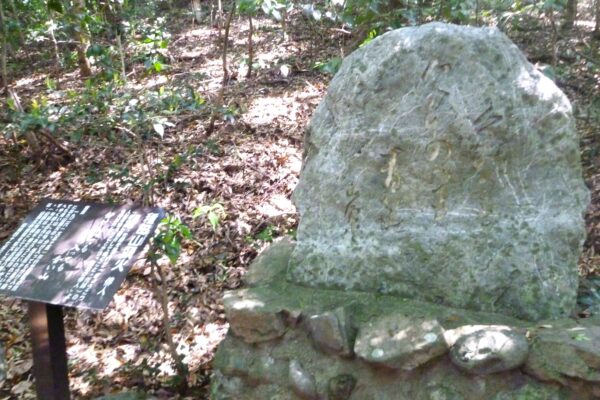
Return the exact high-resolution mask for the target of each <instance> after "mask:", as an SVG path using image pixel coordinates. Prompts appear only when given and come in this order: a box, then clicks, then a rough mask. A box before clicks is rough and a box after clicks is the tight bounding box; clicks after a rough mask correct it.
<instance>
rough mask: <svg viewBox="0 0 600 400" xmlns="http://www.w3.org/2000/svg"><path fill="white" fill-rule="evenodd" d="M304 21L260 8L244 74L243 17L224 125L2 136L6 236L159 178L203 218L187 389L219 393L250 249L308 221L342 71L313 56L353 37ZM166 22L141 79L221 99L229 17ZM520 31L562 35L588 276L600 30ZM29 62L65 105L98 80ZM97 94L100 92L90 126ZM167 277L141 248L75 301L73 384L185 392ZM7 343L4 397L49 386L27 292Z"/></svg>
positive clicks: (132, 193) (193, 271)
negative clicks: (39, 137) (162, 293)
mask: <svg viewBox="0 0 600 400" xmlns="http://www.w3.org/2000/svg"><path fill="white" fill-rule="evenodd" d="M290 21H291V23H290V25H289V26H288V32H287V33H288V35H287V37H283V35H282V33H281V30H280V29H278V26H277V25H276V24H275V23H274V22H273V21H271V20H268V19H258V20H257V21H255V29H256V32H255V35H254V41H255V43H254V52H255V62H256V64H257V65H258V68H256V69H255V71H254V75H253V76H252V77H251V78H246V77H245V67H240V68H238V67H239V66H240V64H241V61H242V60H243V59H244V58H245V57H246V56H247V49H246V43H247V37H248V29H249V26H248V23H247V20H246V19H239V18H237V17H236V18H235V19H234V20H233V25H232V30H231V42H230V43H231V48H230V52H229V69H230V72H231V75H232V78H231V79H230V80H229V82H228V83H227V85H226V86H225V91H224V97H223V98H224V99H225V103H226V104H225V105H226V108H227V110H228V111H227V112H223V113H222V114H219V118H218V120H217V121H216V124H215V129H214V130H213V131H212V132H210V131H209V130H208V129H207V128H208V126H209V119H210V113H208V112H206V110H204V111H197V110H195V111H189V112H188V111H183V112H179V113H177V114H173V115H167V116H166V118H167V119H168V122H169V123H171V124H173V126H169V125H168V124H167V125H166V129H165V133H164V136H163V137H162V138H161V137H158V136H156V135H148V136H147V137H145V138H144V140H141V139H140V138H139V137H134V138H132V136H135V135H133V134H132V133H131V132H127V128H125V127H123V128H122V129H119V130H117V131H116V132H114V133H113V134H110V135H108V134H104V135H102V134H96V133H89V134H87V133H86V134H83V135H80V136H78V137H76V138H74V137H71V138H72V139H73V140H72V141H67V140H66V136H65V137H62V138H60V140H61V141H62V140H64V142H63V143H64V144H65V146H68V148H69V150H70V152H71V156H70V157H65V156H63V155H62V154H61V152H60V151H59V149H58V148H54V147H52V146H53V145H52V144H51V143H46V145H47V147H48V150H47V151H45V153H44V154H43V155H42V156H41V157H37V158H34V157H32V156H31V153H30V152H29V150H27V148H26V146H23V143H21V145H20V146H15V145H14V144H13V143H12V141H11V140H10V137H7V138H2V137H0V241H2V240H4V239H6V238H7V237H8V236H9V235H10V234H11V233H12V232H13V231H14V230H15V229H16V228H17V226H18V225H19V223H20V221H22V219H23V218H24V216H25V215H26V214H27V213H28V212H29V211H30V210H31V209H32V208H33V207H34V206H35V205H36V203H37V202H38V201H39V200H40V199H42V198H44V197H51V198H56V199H69V200H87V201H98V202H116V203H131V202H134V203H135V202H141V199H142V197H144V196H145V195H146V196H147V195H148V194H149V193H151V194H152V198H153V203H154V204H155V205H157V206H160V207H163V208H164V209H165V210H166V211H167V212H168V213H169V214H172V215H177V216H179V217H180V218H181V219H182V221H183V222H185V223H186V224H188V225H189V226H190V228H191V230H192V232H193V235H194V240H189V241H186V242H184V244H183V252H182V256H181V257H180V260H179V262H178V263H177V264H176V265H175V266H170V265H168V264H167V263H166V262H165V263H164V267H165V269H166V271H168V276H167V280H168V284H169V307H170V311H171V316H172V321H171V322H172V325H171V331H172V332H173V335H174V338H175V341H176V342H177V343H178V345H179V352H180V353H181V354H182V355H183V356H184V361H185V363H186V364H187V365H188V367H189V382H188V383H189V386H190V388H191V389H190V391H189V393H188V394H187V396H186V397H185V398H190V399H191V398H193V399H197V398H207V389H208V384H209V380H210V374H211V360H212V356H213V353H214V350H215V348H216V346H217V345H218V343H219V342H220V340H222V338H223V337H224V335H225V333H226V331H227V328H228V325H227V322H226V320H225V316H224V313H223V306H222V302H221V297H222V294H223V291H224V290H228V289H233V288H237V287H238V286H240V278H241V277H242V276H243V274H244V272H245V271H246V269H247V267H248V265H249V263H250V262H251V261H252V259H253V258H254V257H255V256H256V254H257V253H258V252H259V251H260V250H261V249H263V248H264V247H265V246H267V245H268V243H269V242H271V241H272V240H273V239H275V238H277V237H279V236H283V235H287V234H293V233H294V230H295V227H296V225H297V222H298V221H297V215H296V214H295V208H294V206H293V204H292V203H291V200H290V197H291V193H292V191H293V189H294V187H295V185H296V183H297V180H298V173H299V171H300V167H301V160H302V139H303V131H304V129H305V127H306V126H307V124H308V121H309V119H310V116H311V114H312V112H313V110H314V109H315V107H316V106H317V104H318V103H319V101H320V99H321V98H322V96H323V95H324V93H325V91H326V88H327V84H328V82H329V80H330V75H328V74H325V73H323V72H321V71H320V70H318V69H315V68H314V66H315V64H316V63H319V62H326V61H327V60H330V59H331V58H332V57H336V56H340V53H341V52H342V53H343V52H344V51H347V50H346V48H347V46H349V45H350V43H352V40H353V38H352V37H351V36H350V35H347V34H346V33H345V32H343V31H342V30H339V29H336V28H337V27H335V26H328V25H326V24H315V23H314V22H313V23H310V22H308V21H306V20H304V19H303V18H302V16H301V15H300V16H299V15H291V16H290ZM309 23H310V24H311V25H310V26H309ZM519 26H520V27H519ZM168 27H169V28H170V33H171V35H172V36H171V38H170V45H169V58H170V60H171V61H170V68H168V69H167V70H166V71H164V72H162V73H160V74H145V73H143V71H139V70H138V71H136V69H135V66H133V67H131V69H130V71H131V73H130V74H129V77H128V82H127V85H126V86H127V90H130V91H134V92H135V93H140V96H141V95H142V94H143V93H146V92H154V93H159V96H160V95H161V94H160V87H161V86H162V87H166V88H167V90H171V89H172V91H173V92H176V91H177V90H183V89H181V88H193V90H194V91H195V92H197V93H200V94H202V96H204V97H205V98H206V99H207V101H208V103H210V102H215V101H218V99H219V90H220V88H221V81H222V77H223V70H222V64H221V47H222V46H221V43H222V39H221V38H220V36H219V30H218V29H217V28H215V27H211V26H210V25H209V24H204V25H197V24H193V23H192V22H191V20H190V18H187V17H186V18H184V17H179V18H173V20H172V21H171V22H170V23H169V25H168ZM506 31H507V34H508V35H509V36H510V37H511V38H512V39H513V40H514V41H515V42H516V43H517V44H518V45H519V46H520V48H521V49H522V50H523V51H524V52H525V53H526V54H527V56H528V58H529V59H530V60H531V61H532V62H533V63H539V64H540V65H541V64H552V63H553V57H552V54H553V48H554V45H556V48H557V53H556V54H557V57H556V63H555V64H556V65H555V66H554V68H552V69H551V73H552V74H553V75H554V77H555V80H556V82H557V84H558V86H559V87H561V89H563V90H564V91H565V92H566V93H567V94H568V96H569V97H570V99H571V100H572V102H573V104H574V106H575V111H576V116H577V124H578V129H579V131H580V133H581V137H582V141H581V144H582V159H583V163H584V174H585V180H586V183H587V185H588V187H590V189H591V191H592V193H593V201H592V204H591V206H590V208H589V212H588V214H587V217H586V223H587V229H588V240H587V241H586V244H585V251H584V254H583V256H582V258H581V262H580V265H581V275H582V282H584V286H585V287H586V288H589V287H590V285H593V284H594V282H595V281H594V278H593V276H594V275H596V274H600V240H599V238H600V146H599V145H600V96H599V95H598V93H600V92H598V86H599V84H600V52H599V51H598V48H599V47H600V41H598V40H597V39H593V38H592V35H591V28H590V27H589V26H588V24H586V23H578V24H577V25H576V26H575V28H574V29H572V30H570V31H568V32H563V33H561V34H560V35H559V36H558V37H557V41H556V42H555V43H552V41H551V40H550V39H549V38H550V37H551V28H550V25H549V24H548V23H546V22H544V21H541V20H538V19H533V20H524V21H523V22H522V23H516V24H513V25H511V29H507V30H506ZM342 55H343V54H342ZM23 63H24V64H23V65H25V61H23ZM20 74H21V75H20V76H19V77H18V78H17V79H16V80H15V83H14V85H13V88H14V90H15V91H16V92H17V93H18V95H19V96H20V98H21V100H22V101H23V102H27V99H33V98H39V97H40V96H44V97H45V98H46V99H48V101H50V102H54V103H57V104H60V103H61V102H67V101H68V96H66V95H65V93H67V92H68V90H75V91H83V90H84V84H83V81H82V80H81V79H80V77H79V76H78V72H77V71H76V70H75V69H74V70H73V71H71V72H70V73H69V74H66V75H63V76H62V77H61V80H62V86H61V90H57V89H55V88H50V87H49V86H51V85H48V79H47V77H48V76H51V74H52V66H51V64H49V62H48V61H43V60H41V61H39V62H37V63H33V64H30V65H28V66H27V67H23V69H22V71H21V72H20ZM169 88H171V89H169ZM140 98H141V97H140ZM128 101H131V99H130V100H128ZM94 107H96V105H95V104H94V99H91V100H90V104H89V108H88V111H89V114H90V118H91V120H90V123H91V125H90V126H93V124H94V123H95V121H94V118H93V116H94V113H95V112H96V110H95V109H94ZM215 204H220V205H222V207H223V210H224V214H222V215H221V218H220V221H219V224H218V225H217V226H216V227H215V229H213V227H212V226H211V225H210V223H209V222H208V221H207V219H206V218H205V217H200V218H196V219H193V218H192V214H193V212H194V210H195V209H196V208H197V207H200V206H203V205H205V206H213V205H215ZM155 281H156V278H155V277H154V276H152V274H151V271H150V268H148V267H147V266H146V265H144V264H143V263H138V264H136V265H135V266H134V268H133V270H132V272H131V273H130V275H129V277H128V279H127V280H126V282H125V283H124V284H123V286H122V288H121V289H120V290H119V292H118V293H117V295H116V296H115V297H114V300H113V301H112V303H111V304H110V306H109V307H108V308H107V309H106V310H104V311H102V312H90V311H82V310H74V309H69V310H67V312H66V335H67V346H68V355H69V368H70V380H71V390H72V392H73V398H75V399H88V398H93V397H95V396H99V395H102V394H108V393H115V392H120V391H121V390H124V389H128V390H129V389H133V388H137V389H139V390H141V391H144V392H147V393H151V394H153V395H154V396H156V397H158V398H161V399H162V398H164V399H171V398H179V397H178V396H179V395H177V394H176V390H175V383H176V380H175V379H174V378H173V377H174V374H175V371H174V368H173V365H172V363H171V360H170V356H169V352H168V350H167V348H166V346H165V340H164V330H163V327H162V313H161V309H160V304H159V302H158V300H157V297H156V295H155V289H154V288H155V286H156V284H155ZM599 286H600V285H599ZM587 293H588V295H589V293H591V292H587ZM581 312H583V313H584V312H585V311H584V310H583V309H582V310H581ZM0 343H2V344H3V345H4V347H5V348H6V351H7V354H6V358H7V363H8V377H7V378H6V379H5V380H4V381H0V400H3V399H33V398H35V394H34V386H33V381H32V380H33V378H32V361H31V356H30V354H31V348H30V344H29V337H28V320H27V313H26V307H25V305H24V303H23V302H21V301H19V300H12V299H7V298H3V299H1V300H0Z"/></svg>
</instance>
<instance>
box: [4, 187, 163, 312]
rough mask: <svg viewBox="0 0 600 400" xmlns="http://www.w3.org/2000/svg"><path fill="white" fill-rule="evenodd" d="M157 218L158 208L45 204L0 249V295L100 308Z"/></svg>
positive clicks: (125, 271)
mask: <svg viewBox="0 0 600 400" xmlns="http://www.w3.org/2000/svg"><path fill="white" fill-rule="evenodd" d="M162 217H163V211H162V210H161V209H159V208H142V207H133V206H115V205H106V204H96V203H88V202H72V201H64V200H50V199H45V200H43V201H42V202H41V203H40V204H39V205H38V206H37V207H35V208H34V209H33V210H32V211H31V213H30V214H29V215H28V216H27V217H26V219H25V220H24V221H23V223H22V224H21V226H20V227H19V228H18V229H17V231H16V232H15V233H14V234H13V235H12V236H11V237H10V238H9V239H8V240H7V241H6V242H5V243H4V244H3V245H2V247H0V294H3V295H7V296H10V297H16V298H21V299H26V300H32V301H37V302H43V303H48V304H54V305H61V306H71V307H77V308H88V309H97V310H100V309H103V308H105V307H106V306H107V305H108V304H109V302H110V300H111V299H112V297H113V296H114V294H115V292H116V291H117V289H118V288H119V286H120V285H121V283H122V282H123V280H124V279H125V276H126V275H127V273H128V272H129V269H130V268H131V266H132V265H133V263H134V262H135V261H136V260H137V259H138V258H139V257H140V256H141V252H142V250H143V248H144V245H145V244H146V243H147V242H148V240H149V239H150V237H151V236H152V234H153V232H154V230H155V229H156V226H157V225H158V223H159V222H160V220H161V219H162Z"/></svg>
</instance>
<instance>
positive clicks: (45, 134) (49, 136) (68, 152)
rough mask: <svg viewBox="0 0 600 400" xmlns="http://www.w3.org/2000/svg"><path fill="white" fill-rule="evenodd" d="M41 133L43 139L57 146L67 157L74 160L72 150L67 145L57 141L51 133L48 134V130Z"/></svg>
mask: <svg viewBox="0 0 600 400" xmlns="http://www.w3.org/2000/svg"><path fill="white" fill-rule="evenodd" d="M40 133H41V134H42V136H43V137H45V138H46V139H48V140H49V141H50V142H52V144H53V145H55V146H56V147H58V148H59V149H60V150H62V151H63V152H64V153H65V154H66V155H68V156H69V157H71V158H73V154H72V153H71V150H69V149H68V148H67V147H66V146H65V145H63V144H62V143H60V142H59V141H58V140H56V138H55V137H54V136H52V134H51V133H50V132H48V131H47V130H46V129H41V130H40Z"/></svg>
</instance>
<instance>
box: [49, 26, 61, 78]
mask: <svg viewBox="0 0 600 400" xmlns="http://www.w3.org/2000/svg"><path fill="white" fill-rule="evenodd" d="M48 34H49V35H50V40H52V47H53V48H54V64H55V68H56V88H57V89H60V73H61V62H60V51H59V50H58V42H57V41H56V36H54V21H53V20H52V18H50V20H48Z"/></svg>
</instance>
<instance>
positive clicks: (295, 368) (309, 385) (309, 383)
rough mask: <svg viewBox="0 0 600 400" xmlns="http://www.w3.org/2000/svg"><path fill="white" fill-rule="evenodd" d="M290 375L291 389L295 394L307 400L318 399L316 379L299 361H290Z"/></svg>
mask: <svg viewBox="0 0 600 400" xmlns="http://www.w3.org/2000/svg"><path fill="white" fill-rule="evenodd" d="M289 374H290V375H289V379H290V387H291V388H292V390H293V391H294V393H296V394H297V395H298V396H300V397H301V398H303V399H306V400H315V399H316V398H317V384H316V383H315V377H314V376H312V375H311V373H310V372H308V371H306V370H305V369H304V368H303V367H302V365H300V363H299V362H298V361H296V360H292V361H290V366H289Z"/></svg>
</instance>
